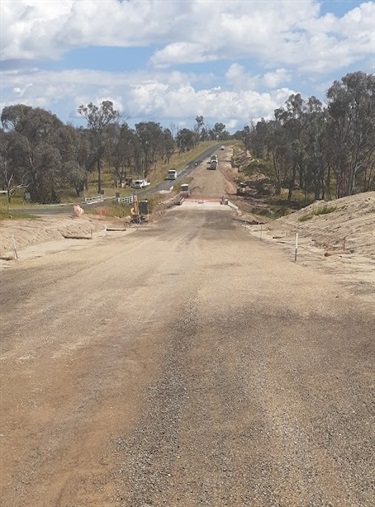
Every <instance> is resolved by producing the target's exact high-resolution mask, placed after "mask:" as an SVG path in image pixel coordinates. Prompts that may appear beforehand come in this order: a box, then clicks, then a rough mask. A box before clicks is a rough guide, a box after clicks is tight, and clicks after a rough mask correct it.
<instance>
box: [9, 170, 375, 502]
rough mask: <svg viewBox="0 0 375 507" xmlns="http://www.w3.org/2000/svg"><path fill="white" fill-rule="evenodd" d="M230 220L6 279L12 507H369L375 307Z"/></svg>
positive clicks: (56, 258) (106, 245) (145, 233)
mask: <svg viewBox="0 0 375 507" xmlns="http://www.w3.org/2000/svg"><path fill="white" fill-rule="evenodd" d="M197 175H198V176H197V178H201V180H200V183H199V188H200V192H201V193H202V194H203V193H205V194H208V193H209V192H210V190H209V189H210V187H209V186H210V184H211V182H213V181H214V182H215V183H214V184H215V193H216V192H218V191H219V190H221V191H224V188H223V185H224V180H223V178H222V175H221V173H220V171H216V172H214V171H205V169H204V168H203V167H202V168H198V170H197ZM205 185H206V187H205ZM220 185H222V186H221V189H220ZM234 218H235V215H234V212H233V211H231V210H230V209H229V208H228V207H225V209H220V207H219V209H214V208H212V209H207V208H204V209H203V208H202V209H199V207H198V209H194V208H193V209H189V208H184V207H183V206H182V207H179V208H178V209H175V210H173V209H172V210H169V211H167V212H166V213H165V214H164V215H163V216H162V217H161V218H160V219H159V220H158V221H157V222H155V223H153V224H151V225H148V226H144V227H139V229H137V230H136V231H135V232H132V233H131V234H126V235H121V233H118V235H115V234H114V235H113V236H112V237H111V238H106V240H105V241H104V240H103V241H101V242H99V243H96V244H95V245H93V246H91V244H87V245H85V246H84V247H82V248H80V249H75V250H67V251H62V252H59V253H55V254H54V255H48V256H46V257H41V258H34V259H30V260H25V261H23V262H22V263H19V264H18V265H14V267H11V268H10V269H7V270H5V271H3V272H2V273H1V284H0V299H1V319H0V326H1V356H0V359H1V363H0V364H1V370H0V384H1V396H0V418H1V430H0V432H1V436H0V445H1V458H0V459H1V463H0V470H1V476H0V503H1V505H4V506H12V507H21V506H28V507H32V506H35V507H51V506H56V507H57V506H59V507H83V506H98V507H105V506H129V507H146V506H153V507H159V506H168V507H177V506H178V507H190V506H191V507H196V506H200V505H208V506H211V507H221V506H230V507H235V506H251V507H258V506H264V507H271V506H275V507H276V506H284V507H297V506H299V507H307V506H310V507H313V506H317V507H318V506H319V507H323V506H337V507H365V506H373V505H375V489H374V488H375V484H374V469H375V458H374V456H375V452H374V442H375V426H374V312H373V308H372V306H371V305H370V304H367V303H366V302H363V301H360V300H357V299H356V298H355V297H353V296H352V295H351V294H350V293H349V291H346V290H345V287H344V286H343V285H342V284H339V283H338V280H336V279H335V277H334V276H333V275H332V276H329V275H327V274H325V273H323V272H318V271H314V270H313V269H312V268H310V267H303V266H301V265H300V264H298V263H294V262H293V261H292V259H290V258H288V257H287V256H286V254H285V252H283V251H280V250H278V249H277V248H276V247H272V246H269V245H265V244H264V243H262V242H260V241H259V240H257V239H256V238H254V237H252V236H250V235H249V234H248V233H247V232H246V230H245V229H244V228H242V227H241V226H239V225H238V222H237V221H236V220H234Z"/></svg>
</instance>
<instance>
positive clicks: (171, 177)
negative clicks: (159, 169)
mask: <svg viewBox="0 0 375 507" xmlns="http://www.w3.org/2000/svg"><path fill="white" fill-rule="evenodd" d="M177 176H178V173H177V171H176V169H168V173H167V178H166V179H167V180H176V179H177Z"/></svg>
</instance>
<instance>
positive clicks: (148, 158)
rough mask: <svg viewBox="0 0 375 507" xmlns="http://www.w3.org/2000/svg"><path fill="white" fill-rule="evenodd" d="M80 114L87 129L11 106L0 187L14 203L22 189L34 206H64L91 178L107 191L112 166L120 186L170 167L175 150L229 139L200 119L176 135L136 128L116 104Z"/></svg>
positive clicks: (152, 126) (1, 146) (5, 115)
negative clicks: (68, 192)
mask: <svg viewBox="0 0 375 507" xmlns="http://www.w3.org/2000/svg"><path fill="white" fill-rule="evenodd" d="M78 113H79V114H80V115H81V116H82V117H83V118H84V119H85V120H86V126H85V127H78V128H77V127H74V126H72V125H69V124H67V125H66V124H64V123H63V122H62V121H61V120H59V118H58V117H57V116H56V115H54V114H52V113H51V112H49V111H46V110H44V109H42V108H38V107H37V108H33V107H31V106H26V105H24V104H17V105H13V106H8V107H5V108H4V109H3V111H2V114H1V124H2V129H1V130H0V186H1V187H2V188H3V190H6V191H7V193H8V199H9V200H10V198H11V195H12V193H13V192H14V191H15V189H16V188H22V189H24V191H25V192H27V194H28V195H29V196H30V200H31V201H32V202H39V203H53V202H59V192H61V190H62V189H74V190H75V193H76V195H77V197H79V196H80V195H81V194H82V192H83V191H84V190H85V189H87V186H88V176H89V174H90V173H91V172H93V171H96V172H97V181H98V184H97V191H98V193H101V191H102V169H103V164H104V162H107V163H108V165H109V167H110V169H111V171H112V174H113V180H114V182H115V184H116V185H120V186H122V185H123V183H124V182H125V181H127V180H129V179H130V178H129V177H130V176H136V177H142V178H147V176H148V175H149V173H150V171H151V170H152V168H153V167H154V166H155V165H156V164H157V163H158V162H159V161H163V162H166V163H168V162H169V160H170V158H171V156H172V155H173V153H174V152H175V151H177V150H178V151H179V152H180V153H181V152H185V151H187V150H190V149H192V148H193V147H194V146H196V144H197V143H198V142H200V141H202V140H209V139H224V138H229V137H230V136H229V134H228V132H226V131H225V125H224V124H222V123H217V124H215V125H214V127H213V128H211V129H207V128H205V127H204V118H203V116H197V118H196V125H195V126H194V129H192V130H190V129H187V128H183V129H181V130H178V131H177V133H176V135H175V136H174V135H173V134H172V130H171V129H169V128H164V127H162V126H161V125H160V124H159V123H156V122H153V121H148V122H140V123H137V124H136V125H135V128H130V127H129V125H128V124H127V123H126V122H121V116H120V113H119V112H118V111H116V110H115V108H114V105H113V103H112V102H111V101H103V102H102V103H101V104H100V105H95V104H93V103H89V104H86V105H81V106H80V107H79V108H78Z"/></svg>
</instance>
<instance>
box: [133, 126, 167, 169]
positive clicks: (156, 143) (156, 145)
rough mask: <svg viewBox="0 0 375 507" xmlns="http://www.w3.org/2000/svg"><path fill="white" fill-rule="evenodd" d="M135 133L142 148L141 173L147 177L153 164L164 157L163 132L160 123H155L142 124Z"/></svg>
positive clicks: (136, 128)
mask: <svg viewBox="0 0 375 507" xmlns="http://www.w3.org/2000/svg"><path fill="white" fill-rule="evenodd" d="M135 131H136V134H137V136H138V139H139V141H140V145H141V148H142V152H141V154H140V155H141V158H140V167H139V172H141V174H142V176H143V177H147V176H148V174H149V173H150V171H151V167H152V165H153V164H156V162H157V161H158V160H159V159H160V158H161V157H162V154H163V143H164V138H163V130H162V128H161V126H160V123H156V122H153V121H149V122H141V123H137V124H136V125H135Z"/></svg>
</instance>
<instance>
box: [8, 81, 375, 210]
mask: <svg viewBox="0 0 375 507" xmlns="http://www.w3.org/2000/svg"><path fill="white" fill-rule="evenodd" d="M78 113H79V114H80V115H81V116H82V118H83V120H84V121H85V122H86V125H85V126H84V127H80V128H76V127H73V126H72V125H65V124H63V123H62V122H61V121H60V120H59V118H57V116H56V115H54V114H52V113H51V112H49V111H46V110H44V109H41V108H33V107H30V106H26V105H24V104H16V105H12V106H8V107H5V108H4V109H3V111H2V114H1V124H2V129H1V130H0V189H2V190H3V192H5V195H6V197H5V198H6V201H7V206H8V207H10V208H11V207H12V206H20V205H22V204H24V203H25V204H27V206H34V205H37V204H39V205H40V204H52V203H54V204H58V203H62V202H64V203H75V202H80V201H82V199H83V198H84V197H92V196H95V195H98V194H100V195H103V196H104V197H110V196H114V195H115V194H118V195H119V196H121V197H125V196H127V195H129V194H131V193H132V191H131V189H130V187H129V183H130V181H131V180H132V179H147V180H148V181H150V187H151V188H152V186H154V185H156V184H157V183H159V182H161V181H162V180H163V179H164V178H165V174H166V171H167V170H168V169H171V168H175V169H177V170H179V169H181V168H182V167H183V166H184V165H186V164H187V163H188V162H190V161H191V160H196V159H197V158H199V154H200V153H202V152H203V151H204V150H205V149H206V148H208V147H209V146H212V145H213V144H214V143H217V142H218V141H219V142H220V143H223V144H227V143H230V144H231V145H232V146H233V148H234V154H233V159H232V165H233V166H234V167H236V168H238V170H239V179H238V182H237V183H238V187H239V191H238V195H239V196H243V197H244V198H246V199H253V200H256V199H257V200H258V204H257V203H254V210H255V211H256V212H257V213H258V214H260V215H264V216H269V217H272V218H276V217H278V216H282V215H284V214H285V213H288V212H289V211H290V210H295V209H300V208H302V207H304V206H307V205H309V204H311V203H312V202H314V201H316V200H332V199H335V198H339V197H344V196H348V195H351V194H353V193H358V192H366V191H370V190H374V189H375V76H373V75H369V74H365V73H364V72H354V73H351V74H347V75H346V76H344V77H343V78H342V79H341V80H339V81H335V82H334V83H333V84H332V86H331V87H330V88H329V89H328V91H327V100H326V105H323V104H322V102H321V101H319V100H318V99H317V98H316V97H310V98H308V99H304V98H303V97H302V96H301V95H300V94H296V95H291V96H290V97H289V99H288V100H287V101H286V102H285V104H284V105H283V106H282V107H280V108H278V109H276V110H275V111H274V117H273V118H272V119H270V120H265V119H261V120H260V121H258V122H257V123H256V124H255V123H252V124H251V125H248V126H246V127H244V128H243V130H241V131H237V132H236V133H235V134H233V135H230V134H229V133H228V131H227V130H226V126H225V125H224V124H223V123H219V122H218V123H215V124H214V125H213V126H212V127H211V126H208V125H206V124H205V120H204V117H203V116H197V117H196V118H195V124H194V126H193V128H192V129H188V128H183V129H178V128H177V127H175V126H173V125H172V126H171V127H170V128H164V127H163V126H162V125H161V124H160V123H157V122H154V121H145V122H140V123H137V124H135V126H134V128H131V127H130V126H129V125H128V124H127V123H126V122H125V121H122V118H121V116H120V114H119V112H118V111H116V110H115V109H114V106H113V103H112V102H111V101H103V102H102V103H101V104H99V105H95V104H92V103H89V104H83V105H81V106H80V107H79V108H78ZM2 197H3V196H2ZM3 215H4V213H2V216H3Z"/></svg>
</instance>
